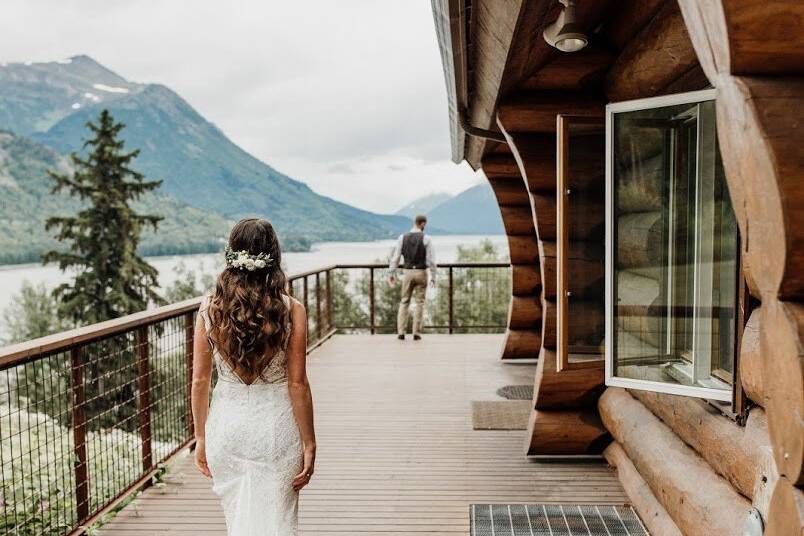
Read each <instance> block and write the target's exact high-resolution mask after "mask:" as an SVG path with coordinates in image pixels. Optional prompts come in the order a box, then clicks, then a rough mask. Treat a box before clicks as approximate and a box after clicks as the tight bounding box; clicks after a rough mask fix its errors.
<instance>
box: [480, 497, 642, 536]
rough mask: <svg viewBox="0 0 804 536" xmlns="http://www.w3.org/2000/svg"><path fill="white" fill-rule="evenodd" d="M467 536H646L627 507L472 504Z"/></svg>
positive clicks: (636, 517) (640, 523)
mask: <svg viewBox="0 0 804 536" xmlns="http://www.w3.org/2000/svg"><path fill="white" fill-rule="evenodd" d="M469 526H470V529H469V535H470V536H621V535H622V536H649V535H648V531H647V530H645V526H644V525H643V524H642V521H640V519H639V516H637V514H636V512H634V509H633V508H631V507H630V506H611V505H595V504H472V505H470V507H469Z"/></svg>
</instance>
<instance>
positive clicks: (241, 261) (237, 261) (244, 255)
mask: <svg viewBox="0 0 804 536" xmlns="http://www.w3.org/2000/svg"><path fill="white" fill-rule="evenodd" d="M224 255H225V257H226V265H227V266H229V267H231V268H237V269H238V270H243V269H245V270H248V271H249V272H253V271H254V270H261V269H263V268H269V267H270V266H271V265H272V264H273V259H272V258H271V256H270V255H268V254H267V253H258V254H257V255H252V254H250V253H249V252H248V251H245V250H243V251H233V250H232V249H231V248H229V247H227V248H226V250H225V251H224Z"/></svg>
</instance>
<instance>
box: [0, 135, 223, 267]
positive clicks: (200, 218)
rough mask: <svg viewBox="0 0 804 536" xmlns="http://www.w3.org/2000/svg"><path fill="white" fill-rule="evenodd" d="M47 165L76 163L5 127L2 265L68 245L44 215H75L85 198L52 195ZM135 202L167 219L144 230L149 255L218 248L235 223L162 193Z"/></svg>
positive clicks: (1, 145) (0, 155) (0, 169)
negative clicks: (154, 228)
mask: <svg viewBox="0 0 804 536" xmlns="http://www.w3.org/2000/svg"><path fill="white" fill-rule="evenodd" d="M47 170H54V171H57V172H60V173H65V172H70V171H71V170H72V164H71V162H70V161H69V159H67V158H66V157H65V156H63V155H60V154H58V153H56V152H55V151H53V150H52V149H49V148H47V147H44V146H43V145H40V144H39V143H36V142H34V141H32V140H29V139H27V138H24V137H22V136H18V135H16V134H12V133H10V132H4V131H0V264H5V263H14V262H32V261H38V260H39V258H40V255H41V254H42V252H44V251H47V250H49V249H52V248H60V247H63V245H62V244H59V243H58V242H57V241H56V240H55V239H54V238H53V237H52V232H46V231H45V220H47V218H48V217H50V216H56V215H63V216H67V215H71V214H75V213H76V212H77V211H78V210H79V208H80V202H79V201H78V200H77V199H74V198H72V197H70V196H69V195H68V194H66V193H63V194H51V193H50V188H51V187H52V186H53V181H52V180H51V179H50V178H48V176H47ZM134 207H135V209H136V210H137V211H139V212H141V213H147V214H157V215H160V216H164V218H165V219H164V220H163V221H162V222H161V223H160V225H159V230H158V231H157V233H154V232H153V231H152V230H150V229H149V230H147V231H145V232H144V234H143V240H142V244H141V248H140V251H141V252H142V253H143V254H145V255H161V254H172V253H184V252H188V251H196V252H201V251H219V250H220V249H221V247H222V241H223V240H224V239H225V237H226V234H227V233H228V230H229V228H230V226H231V224H232V222H231V221H227V220H226V219H225V218H224V217H222V216H220V215H218V214H214V213H213V214H210V213H208V212H205V211H202V210H200V209H197V208H194V207H191V206H189V205H187V204H186V203H182V202H180V201H177V200H176V199H173V198H171V197H168V196H165V195H161V194H159V193H157V192H151V193H148V194H146V195H144V196H143V197H142V198H141V199H140V200H139V201H138V202H136V203H134Z"/></svg>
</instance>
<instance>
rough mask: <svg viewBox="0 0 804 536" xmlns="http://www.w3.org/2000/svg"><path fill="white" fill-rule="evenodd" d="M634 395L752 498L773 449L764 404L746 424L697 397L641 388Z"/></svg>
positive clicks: (755, 410)
mask: <svg viewBox="0 0 804 536" xmlns="http://www.w3.org/2000/svg"><path fill="white" fill-rule="evenodd" d="M631 395H632V396H633V397H634V398H636V399H637V400H639V401H640V402H642V404H643V405H644V406H645V407H646V408H648V409H649V410H650V411H651V413H653V414H654V415H656V416H657V417H659V419H661V420H662V422H664V424H666V425H667V426H669V427H670V428H671V429H672V430H673V432H675V434H676V435H677V436H678V437H679V438H681V439H682V440H683V441H684V442H685V443H686V444H687V445H689V446H691V447H692V448H693V449H694V450H695V451H696V452H697V453H698V454H699V455H700V456H701V457H702V458H703V459H705V460H706V461H707V463H709V466H710V467H712V469H714V470H715V471H716V472H717V473H718V474H719V475H720V476H722V477H724V478H725V479H726V480H728V481H729V482H731V483H732V485H733V486H734V487H735V488H736V489H737V491H739V492H740V493H742V494H743V495H745V496H746V497H748V498H753V497H754V491H755V489H756V486H757V481H758V480H761V479H762V478H765V479H767V478H768V476H769V475H767V474H762V472H761V471H760V467H761V466H762V458H763V457H764V456H765V455H766V453H767V452H769V451H770V436H769V435H768V420H767V418H766V417H765V412H764V411H762V409H761V408H755V409H753V410H751V413H750V414H749V416H748V420H747V422H746V425H745V426H744V427H743V426H738V425H737V424H736V423H735V422H734V421H732V420H731V419H729V418H727V417H724V416H723V415H721V414H720V412H718V411H716V410H714V409H713V408H711V407H710V406H709V405H708V404H707V403H706V402H704V401H702V400H698V399H696V398H690V397H686V396H675V395H668V394H663V393H654V392H651V391H638V390H634V391H631Z"/></svg>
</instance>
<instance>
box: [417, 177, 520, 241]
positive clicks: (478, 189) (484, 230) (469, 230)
mask: <svg viewBox="0 0 804 536" xmlns="http://www.w3.org/2000/svg"><path fill="white" fill-rule="evenodd" d="M430 222H432V224H433V225H434V226H436V227H439V228H441V229H445V230H447V231H449V232H452V233H457V234H502V233H503V232H504V230H503V224H502V218H501V217H500V209H499V207H498V206H497V200H496V199H495V198H494V192H493V191H492V189H491V186H489V184H488V182H486V181H483V183H481V184H478V185H477V186H473V187H471V188H469V189H468V190H464V191H463V192H461V193H459V194H458V195H456V196H454V197H452V198H450V199H448V200H447V201H444V202H443V203H441V204H440V205H438V206H436V207H435V208H433V209H432V210H430V211H429V212H428V225H429V224H430Z"/></svg>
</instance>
